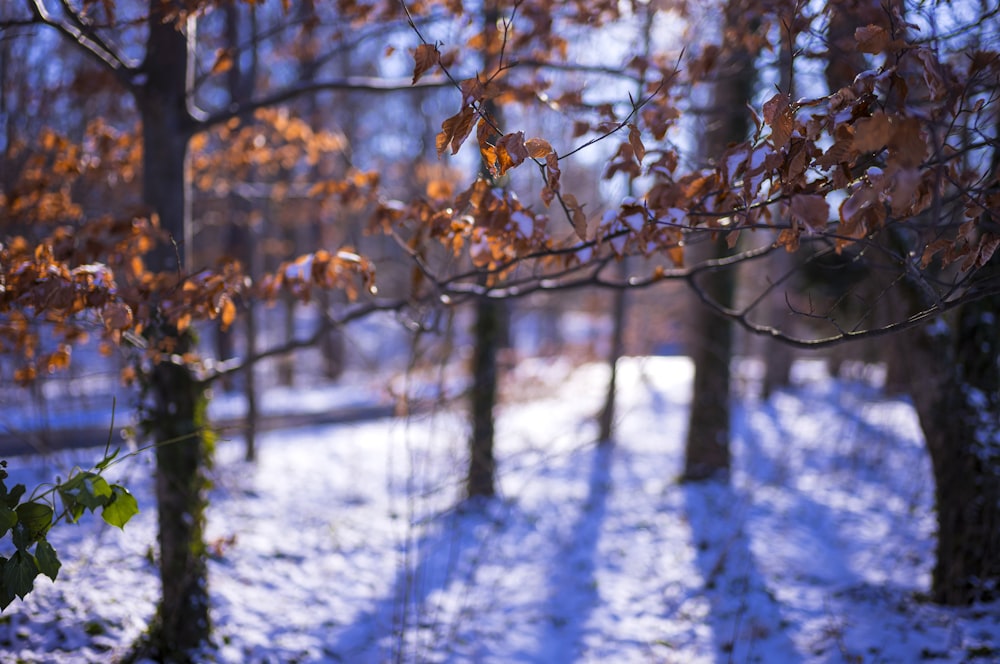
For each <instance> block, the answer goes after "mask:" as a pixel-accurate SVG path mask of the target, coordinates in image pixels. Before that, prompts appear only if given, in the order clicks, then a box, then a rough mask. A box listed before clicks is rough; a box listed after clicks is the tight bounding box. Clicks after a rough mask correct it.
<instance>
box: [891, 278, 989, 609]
mask: <svg viewBox="0 0 1000 664" xmlns="http://www.w3.org/2000/svg"><path fill="white" fill-rule="evenodd" d="M998 316H1000V297H991V298H985V299H983V300H979V301H977V302H974V303H972V304H968V305H965V306H964V307H963V308H962V310H961V311H960V312H959V313H958V314H957V317H956V319H955V320H954V321H952V322H951V325H950V326H948V325H946V324H945V323H944V322H938V323H937V324H935V325H932V326H931V327H929V328H927V329H924V330H920V331H919V332H917V333H915V334H916V335H917V336H916V339H915V343H914V344H913V348H914V349H915V351H916V353H917V356H916V357H911V362H910V364H909V366H910V367H911V368H912V371H913V376H912V380H911V381H910V383H911V385H912V386H913V387H912V388H911V391H912V397H913V402H914V405H915V406H916V409H917V413H918V415H919V417H920V424H921V427H922V428H923V432H924V436H925V438H926V439H927V448H928V451H929V452H930V457H931V463H932V465H933V468H934V480H935V497H936V503H937V513H938V543H937V560H936V563H935V566H934V573H933V581H932V589H931V591H932V594H933V597H934V600H935V601H936V602H939V603H942V604H967V603H969V602H972V601H974V600H977V599H993V598H996V597H997V596H998V591H1000V585H998V584H1000V367H998V358H1000V332H998V327H997V319H998Z"/></svg>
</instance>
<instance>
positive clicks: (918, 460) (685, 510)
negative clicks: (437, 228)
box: [0, 357, 1000, 664]
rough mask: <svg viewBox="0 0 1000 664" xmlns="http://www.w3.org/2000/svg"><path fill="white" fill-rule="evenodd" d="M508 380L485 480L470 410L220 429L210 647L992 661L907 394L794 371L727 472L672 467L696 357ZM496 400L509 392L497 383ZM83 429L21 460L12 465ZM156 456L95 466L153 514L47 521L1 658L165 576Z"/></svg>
mask: <svg viewBox="0 0 1000 664" xmlns="http://www.w3.org/2000/svg"><path fill="white" fill-rule="evenodd" d="M620 368H621V373H622V377H621V381H620V385H621V386H622V387H621V394H620V399H619V407H618V415H619V428H618V437H617V440H616V442H615V445H614V446H612V447H608V448H602V447H597V446H596V444H595V443H596V440H595V438H596V435H597V433H596V426H595V424H594V420H593V415H594V413H596V412H597V410H598V409H599V407H600V404H601V400H602V393H603V390H604V389H605V384H606V380H607V367H605V366H601V365H584V366H582V367H572V366H570V365H568V364H565V363H561V362H546V361H533V362H526V363H524V364H522V365H520V366H519V367H518V369H517V370H516V371H515V372H514V373H513V375H511V376H509V377H507V378H506V379H505V380H506V386H507V387H506V392H507V394H508V395H509V398H508V400H507V401H506V403H505V405H504V406H503V408H502V409H501V412H500V413H499V423H498V459H499V487H500V490H501V495H500V496H499V497H498V498H497V499H496V500H495V501H492V502H489V503H481V504H464V505H462V504H460V502H459V498H460V496H461V489H462V485H461V479H462V474H463V470H464V464H465V461H464V459H465V453H464V446H465V442H466V433H465V424H464V423H463V420H462V418H461V417H460V416H459V415H456V413H455V412H454V411H450V410H448V409H442V410H440V411H438V412H430V413H428V412H424V413H421V414H419V415H413V416H411V417H409V418H401V419H393V420H382V421H377V422H369V423H363V424H352V425H335V426H334V425H330V426H322V427H310V428H302V429H297V430H285V431H279V432H273V433H269V434H266V435H264V436H263V437H262V440H261V441H260V459H259V461H258V462H257V463H256V464H255V465H250V464H247V463H245V462H243V461H242V460H241V458H242V453H243V450H242V443H241V441H239V440H229V441H222V442H221V443H220V446H219V451H218V462H217V465H216V467H215V469H214V470H213V472H212V475H213V480H214V488H213V491H212V496H211V498H212V504H211V507H210V512H209V540H210V541H211V549H212V558H211V563H210V573H211V592H212V601H213V618H214V621H215V638H216V642H215V644H214V647H213V648H212V649H209V650H206V651H205V653H203V661H205V662H234V663H240V664H242V663H244V662H247V663H249V662H254V663H263V662H274V663H279V662H280V663H282V664H286V663H291V662H351V663H365V662H386V661H395V662H417V661H420V662H425V661H426V662H497V663H500V662H539V663H561V662H616V663H621V662H678V663H685V664H687V663H695V662H762V663H766V664H774V663H780V662H919V661H943V662H963V661H976V662H987V661H1000V606H996V605H992V606H984V605H980V606H972V607H968V608H961V609H946V608H942V607H938V606H935V605H934V604H932V603H930V602H929V601H928V599H927V590H928V587H929V577H930V570H931V566H932V563H933V547H934V516H933V511H932V507H933V485H932V482H931V478H930V468H929V463H928V461H927V458H926V454H925V452H924V450H923V448H922V440H921V436H920V432H919V428H918V426H917V422H916V418H915V415H914V413H913V410H912V408H911V407H910V406H909V405H908V404H907V403H906V402H905V401H900V400H896V399H888V398H885V397H883V396H882V395H880V394H879V392H878V391H877V390H875V389H874V388H872V387H870V386H868V385H865V384H862V383H847V382H840V381H836V380H832V379H829V378H826V377H825V376H824V375H823V374H822V373H821V372H817V371H813V370H811V368H810V366H807V365H802V366H800V367H798V369H799V370H800V371H799V374H800V375H799V381H798V382H797V384H796V385H795V387H794V388H792V389H789V390H787V391H784V392H780V393H778V394H776V395H774V396H773V397H772V398H771V399H770V400H768V401H761V400H759V399H757V398H755V397H753V396H752V392H753V390H747V393H748V394H750V396H746V395H744V396H743V397H741V398H740V399H739V400H738V401H737V408H736V410H735V412H734V416H733V425H734V429H733V441H732V443H733V450H734V455H735V469H734V473H733V477H732V481H731V483H730V484H728V485H727V484H723V483H708V484H683V483H680V482H679V481H678V476H679V475H680V471H681V467H682V459H683V442H684V432H685V428H686V412H687V408H688V402H689V400H690V389H691V388H690V384H691V376H692V368H691V365H690V363H689V362H688V360H686V359H684V358H678V357H669V358H667V357H657V358H645V359H638V358H636V359H627V360H623V361H622V364H621V365H620ZM511 397H512V398H511ZM100 454H101V450H77V451H73V452H63V453H60V454H58V455H54V456H49V457H46V458H27V457H23V458H12V459H10V460H9V462H10V471H11V480H10V481H9V483H13V482H15V481H21V482H24V483H26V484H28V485H29V487H30V486H33V485H36V484H38V483H39V482H42V481H48V480H51V479H52V478H53V477H54V476H55V475H57V474H61V475H62V476H63V477H65V475H66V471H67V470H68V468H69V467H71V466H72V464H74V463H78V464H83V465H89V464H92V463H93V462H94V461H96V460H98V459H99V458H100ZM151 471H152V455H151V454H149V453H143V454H139V455H137V456H136V457H134V458H132V459H130V460H129V461H128V462H126V463H122V464H119V465H117V466H115V467H114V468H113V469H112V471H111V472H112V474H113V475H114V476H116V477H119V478H120V481H122V482H123V483H124V484H125V485H126V486H128V487H129V488H130V489H131V490H132V491H133V492H134V493H135V494H136V497H137V498H138V500H139V503H140V508H141V509H142V510H143V511H142V512H141V513H140V514H139V515H138V516H137V517H136V518H135V519H133V521H132V522H131V523H129V524H128V525H127V526H126V528H125V531H124V532H119V531H117V530H115V529H112V528H110V527H107V526H105V525H104V524H103V522H101V521H100V519H98V518H95V517H89V516H88V517H86V518H85V519H84V521H83V523H82V524H80V525H79V526H75V527H69V526H59V527H57V528H56V529H55V531H54V532H53V534H52V536H51V539H52V541H53V544H54V545H55V547H56V549H57V550H58V551H59V553H60V556H61V557H62V559H63V561H64V566H63V568H62V570H61V571H60V574H59V579H58V581H57V582H56V583H54V584H53V583H51V582H49V581H48V580H47V579H45V578H43V577H39V580H38V582H37V588H36V590H35V592H34V593H32V594H31V595H29V597H28V599H27V600H26V601H25V602H23V603H22V602H15V603H14V604H13V605H11V606H10V607H9V608H8V609H7V610H6V611H5V612H4V613H3V614H2V615H0V654H2V661H3V662H5V663H6V662H67V663H68V662H72V663H77V662H84V661H91V662H109V661H115V660H116V659H117V658H119V657H121V656H122V655H124V654H125V653H126V652H127V651H128V648H129V645H130V643H131V642H133V641H134V640H135V639H136V638H137V637H138V636H139V635H140V634H141V633H142V631H143V629H144V628H145V626H146V624H147V622H148V621H149V619H150V618H151V615H152V612H153V609H154V603H155V600H156V597H157V592H158V583H159V581H158V577H157V573H156V567H155V564H154V557H155V555H156V554H155V552H156V546H155V543H156V537H155V535H156V531H155V525H156V524H155V504H154V502H153V498H152V485H151V481H150V479H151Z"/></svg>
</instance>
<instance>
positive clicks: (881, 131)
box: [854, 111, 891, 152]
mask: <svg viewBox="0 0 1000 664" xmlns="http://www.w3.org/2000/svg"><path fill="white" fill-rule="evenodd" d="M890 135H891V134H890V125H889V117H888V116H887V115H886V114H885V113H883V112H882V111H876V112H875V113H873V114H872V116H871V117H870V118H861V119H859V120H858V121H857V122H855V123H854V147H855V148H856V149H857V150H858V151H860V152H877V151H879V150H881V149H882V148H883V147H885V144H886V143H888V142H889V136H890Z"/></svg>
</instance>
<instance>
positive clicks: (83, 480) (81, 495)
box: [59, 471, 113, 521]
mask: <svg viewBox="0 0 1000 664" xmlns="http://www.w3.org/2000/svg"><path fill="white" fill-rule="evenodd" d="M59 495H60V496H61V497H62V499H63V502H64V503H65V504H66V507H67V508H69V510H70V512H71V513H72V515H73V517H74V519H73V520H74V521H76V520H77V519H79V518H80V515H82V514H83V510H82V509H78V508H79V507H80V506H82V507H84V508H86V509H89V510H90V511H91V512H93V511H94V510H95V509H97V508H98V507H104V506H105V505H107V504H108V503H109V502H110V501H111V499H112V497H113V496H112V494H111V487H110V486H109V485H108V481H107V480H105V479H104V478H103V477H101V476H100V475H98V474H97V473H91V472H89V471H88V472H84V473H79V474H77V475H74V476H73V477H71V478H70V479H69V480H67V481H66V483H65V484H63V485H62V486H61V487H59Z"/></svg>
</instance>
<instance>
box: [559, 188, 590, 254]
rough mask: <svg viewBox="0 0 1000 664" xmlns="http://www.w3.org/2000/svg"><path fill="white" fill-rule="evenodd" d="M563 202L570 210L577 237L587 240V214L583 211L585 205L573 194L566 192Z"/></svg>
mask: <svg viewBox="0 0 1000 664" xmlns="http://www.w3.org/2000/svg"><path fill="white" fill-rule="evenodd" d="M563 202H564V203H565V204H566V207H567V208H569V211H570V221H571V222H572V223H573V230H574V231H576V234H577V237H579V238H580V239H581V240H583V241H584V242H586V241H587V215H586V214H584V212H583V206H582V205H580V203H579V202H577V200H576V196H574V195H573V194H565V195H564V196H563Z"/></svg>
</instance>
